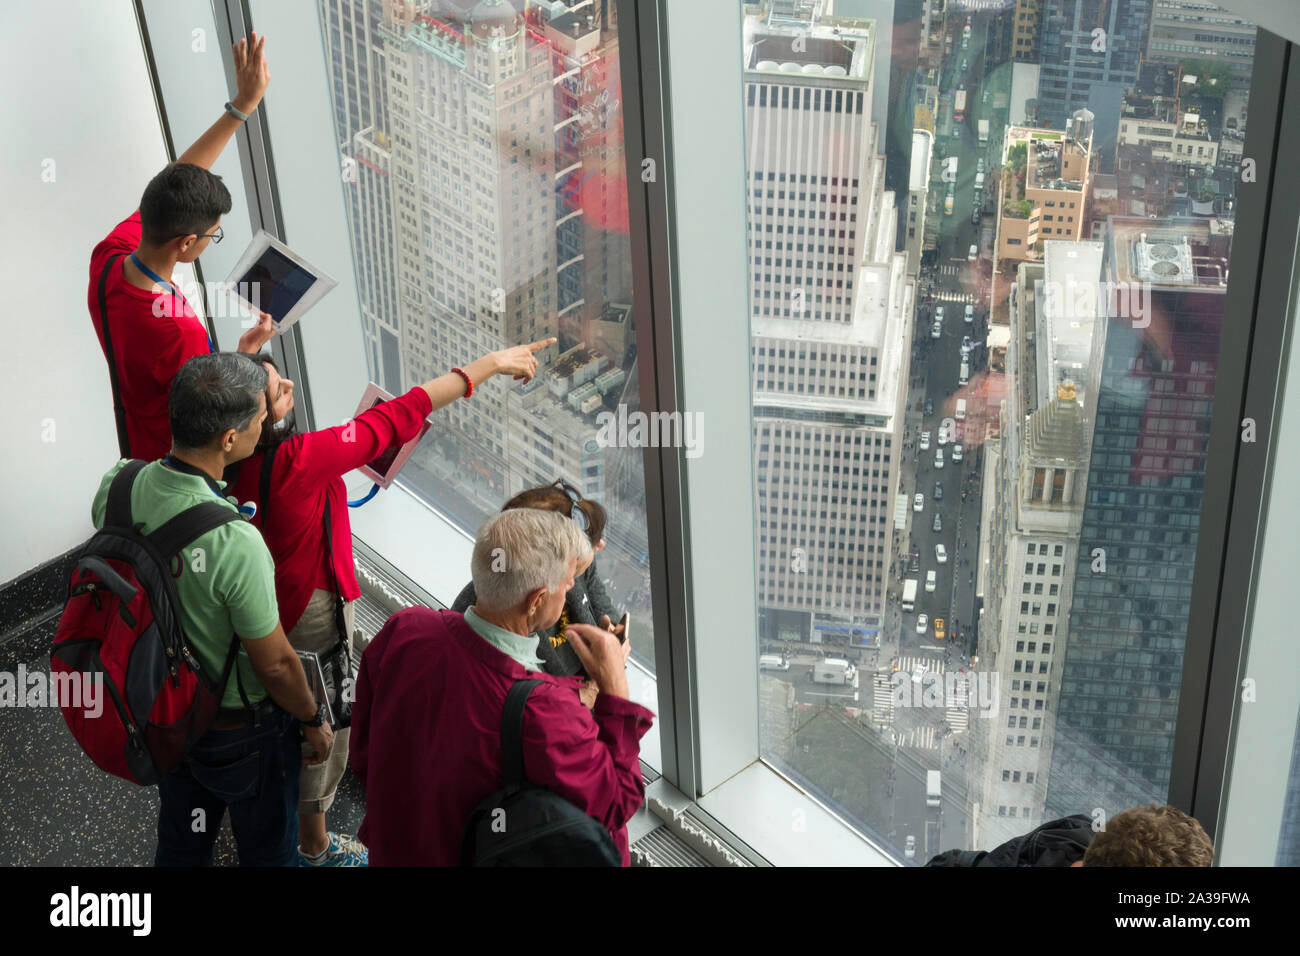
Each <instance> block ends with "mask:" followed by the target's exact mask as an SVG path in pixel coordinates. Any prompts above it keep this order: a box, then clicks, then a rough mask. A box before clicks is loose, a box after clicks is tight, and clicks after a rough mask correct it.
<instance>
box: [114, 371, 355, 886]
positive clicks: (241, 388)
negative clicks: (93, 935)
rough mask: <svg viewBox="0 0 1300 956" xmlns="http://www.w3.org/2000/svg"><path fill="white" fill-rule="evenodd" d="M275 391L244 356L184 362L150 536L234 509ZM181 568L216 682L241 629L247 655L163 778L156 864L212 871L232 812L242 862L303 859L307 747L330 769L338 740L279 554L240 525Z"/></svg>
mask: <svg viewBox="0 0 1300 956" xmlns="http://www.w3.org/2000/svg"><path fill="white" fill-rule="evenodd" d="M265 393H266V369H265V368H264V367H263V366H262V365H261V364H259V363H257V362H250V361H248V359H247V358H246V357H244V356H241V355H234V354H229V353H214V354H211V355H200V356H196V357H195V358H192V359H190V360H189V361H188V362H186V363H185V365H184V366H182V368H181V370H180V372H179V373H177V375H176V378H175V380H174V381H173V382H172V388H171V395H170V399H169V409H168V410H169V417H170V423H171V431H172V448H171V453H170V454H168V455H167V456H166V457H164V458H163V459H161V460H159V461H155V462H151V463H150V464H148V465H146V466H145V467H144V468H143V469H142V470H141V471H140V473H139V474H138V475H137V476H136V479H135V484H134V485H133V486H132V489H131V519H132V521H133V522H134V523H135V524H136V525H137V527H139V529H140V530H141V531H142V532H143V533H145V534H148V533H150V532H152V531H154V530H156V529H157V528H159V527H160V526H161V525H163V524H164V523H165V522H166V521H168V520H169V519H171V518H173V517H175V516H176V515H178V514H180V513H181V512H182V511H185V510H186V509H188V508H191V507H193V506H194V505H198V504H204V503H206V502H211V501H214V500H215V501H221V502H223V503H225V504H226V505H227V507H230V508H231V509H234V508H235V506H234V505H233V504H230V503H229V502H227V501H226V499H225V497H224V495H223V490H224V488H225V482H223V481H221V480H220V476H221V475H222V474H223V473H224V471H225V469H226V466H227V465H230V464H232V463H234V462H236V461H240V460H241V459H243V458H247V457H248V456H249V455H250V454H251V453H252V451H253V448H254V447H255V446H256V444H257V440H258V437H259V436H260V435H261V430H262V421H263V419H265V418H266V394H265ZM125 464H126V462H125V461H120V462H118V463H117V464H116V465H114V466H113V468H112V469H111V470H110V471H109V472H108V474H106V475H105V476H104V479H103V481H102V482H100V486H99V492H98V493H97V494H96V495H95V501H94V504H93V505H92V507H91V520H92V521H93V522H94V524H95V527H96V528H100V527H102V526H103V523H104V510H105V507H106V504H107V500H108V489H109V485H110V484H111V483H112V480H113V476H114V475H116V474H117V473H118V471H120V470H121V468H122V467H123V466H124V465H125ZM171 571H172V575H173V577H174V578H175V579H176V594H177V598H178V600H179V602H180V608H179V615H180V619H181V627H182V629H183V631H184V633H185V636H186V638H187V639H188V640H189V642H190V645H191V647H193V649H194V652H195V655H196V656H197V657H198V659H199V662H200V663H201V664H202V665H203V668H204V670H205V671H206V672H207V673H208V674H209V676H211V677H213V678H216V677H218V676H219V675H220V674H221V670H222V664H223V663H224V661H225V657H226V653H227V651H228V650H229V648H230V641H231V639H232V637H233V636H234V635H238V636H239V640H240V644H241V650H240V653H239V655H238V658H237V667H236V671H235V673H232V675H231V678H230V681H229V683H228V684H227V686H226V688H225V692H224V694H223V696H222V709H221V710H220V711H219V712H218V715H217V719H216V721H214V723H213V725H212V727H211V729H209V730H208V732H207V733H205V734H204V735H203V736H202V737H200V738H199V740H198V741H197V742H196V743H195V745H194V748H193V750H191V751H190V753H189V754H188V756H187V757H186V758H185V760H184V761H182V763H181V765H180V766H179V767H178V768H177V769H176V770H175V771H173V772H172V773H170V774H168V775H167V776H165V777H164V778H163V779H162V780H161V781H160V782H159V784H158V789H159V794H160V796H161V804H162V805H161V807H160V809H159V813H158V850H157V853H156V854H155V857H154V863H155V865H157V866H211V865H212V846H213V843H214V842H215V840H216V836H217V830H218V828H219V827H220V824H221V817H222V814H223V813H224V812H225V811H226V810H227V809H229V811H230V820H231V827H232V829H233V830H234V833H235V842H236V843H237V844H238V847H239V862H240V864H241V865H244V866H292V865H295V864H296V863H297V859H298V852H297V849H298V815H297V809H298V778H299V765H300V763H301V761H302V760H303V759H304V758H303V756H302V751H301V749H300V741H301V740H302V738H303V737H305V738H306V741H307V743H308V744H310V745H311V748H312V750H313V751H314V754H313V755H312V756H310V757H308V758H306V759H307V762H309V763H319V762H321V761H323V760H324V759H325V758H326V757H327V756H328V755H329V749H330V745H331V743H332V741H333V734H332V732H331V730H330V726H329V724H328V723H326V722H323V720H322V719H321V717H322V715H321V713H320V708H319V707H318V706H317V703H316V700H315V697H314V696H313V695H312V692H311V690H310V688H309V687H308V685H307V677H306V674H305V673H304V672H303V669H302V664H301V662H300V661H299V660H298V655H297V654H296V653H295V652H294V650H293V648H292V647H291V646H290V644H289V641H288V638H286V637H285V634H284V629H283V628H282V627H281V626H280V615H279V609H278V607H277V606H276V600H275V565H274V562H273V561H272V559H271V554H270V552H269V551H268V550H267V548H266V544H265V543H264V542H263V541H262V536H261V534H259V533H258V531H257V529H256V528H254V527H253V526H252V525H250V524H248V523H246V522H244V521H234V522H230V523H227V524H224V525H222V526H221V527H219V528H216V529H214V530H212V531H209V532H207V533H206V534H203V535H200V536H199V537H198V538H196V539H195V540H194V541H193V542H192V543H191V544H189V545H188V546H187V547H186V548H185V549H184V551H182V553H181V554H180V555H179V556H177V558H174V559H173V561H172V567H171ZM236 674H237V675H238V677H236ZM241 683H242V687H243V695H241V693H240V685H241ZM245 698H246V699H247V700H246V703H247V705H248V706H246V704H245ZM250 707H251V709H249V708H250ZM299 726H302V735H301V736H300V735H299V732H298V727H299ZM199 810H201V811H202V813H196V811H199Z"/></svg>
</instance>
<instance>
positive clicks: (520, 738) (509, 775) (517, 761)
mask: <svg viewBox="0 0 1300 956" xmlns="http://www.w3.org/2000/svg"><path fill="white" fill-rule="evenodd" d="M540 683H542V682H541V681H540V680H538V679H537V678H535V677H534V678H531V679H529V680H520V681H515V683H514V686H512V687H511V688H510V692H509V693H508V694H506V703H505V707H504V708H502V711H501V770H502V773H503V774H504V776H505V780H506V787H508V788H512V789H513V788H518V787H522V786H523V785H524V784H525V783H527V782H528V778H527V777H525V776H524V705H525V704H526V703H528V695H529V694H531V693H532V692H533V688H534V687H536V686H537V685H538V684H540Z"/></svg>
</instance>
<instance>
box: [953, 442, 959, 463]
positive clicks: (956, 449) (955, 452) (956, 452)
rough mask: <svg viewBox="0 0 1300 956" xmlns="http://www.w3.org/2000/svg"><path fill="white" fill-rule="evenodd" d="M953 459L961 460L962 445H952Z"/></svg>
mask: <svg viewBox="0 0 1300 956" xmlns="http://www.w3.org/2000/svg"><path fill="white" fill-rule="evenodd" d="M952 460H953V461H961V445H953V446H952Z"/></svg>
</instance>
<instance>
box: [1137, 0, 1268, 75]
mask: <svg viewBox="0 0 1300 956" xmlns="http://www.w3.org/2000/svg"><path fill="white" fill-rule="evenodd" d="M1257 30H1258V27H1256V26H1255V24H1253V23H1251V22H1250V21H1249V20H1247V19H1245V18H1244V17H1242V16H1240V15H1238V14H1236V13H1233V12H1231V11H1229V10H1224V9H1223V8H1222V7H1219V6H1216V5H1215V4H1213V3H1205V2H1204V0H1152V3H1151V37H1150V40H1149V41H1148V43H1147V49H1146V57H1147V59H1148V60H1153V61H1156V62H1162V63H1170V64H1177V63H1184V62H1186V61H1188V60H1203V61H1206V62H1209V63H1210V64H1212V65H1214V66H1223V67H1226V68H1228V69H1229V70H1231V71H1232V74H1233V77H1234V79H1236V80H1237V81H1238V82H1239V83H1241V84H1242V85H1248V84H1249V83H1250V74H1251V72H1252V70H1253V69H1254V66H1255V33H1256V31H1257Z"/></svg>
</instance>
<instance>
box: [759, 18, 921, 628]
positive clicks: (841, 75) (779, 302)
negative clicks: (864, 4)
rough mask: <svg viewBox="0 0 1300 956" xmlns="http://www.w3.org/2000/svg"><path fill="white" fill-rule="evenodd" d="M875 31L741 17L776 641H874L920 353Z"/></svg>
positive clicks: (767, 548)
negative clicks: (882, 149)
mask: <svg viewBox="0 0 1300 956" xmlns="http://www.w3.org/2000/svg"><path fill="white" fill-rule="evenodd" d="M877 29H879V26H878V24H877V23H876V22H875V21H871V20H857V19H847V18H840V17H830V16H826V15H824V12H823V8H822V3H821V0H802V2H795V0H788V2H773V3H768V4H764V5H761V6H750V7H747V8H746V16H745V20H744V36H743V52H744V96H745V104H746V105H745V137H746V171H745V172H746V188H747V193H748V196H749V206H748V208H749V215H748V230H749V252H750V305H751V316H750V326H751V331H752V342H753V369H754V382H753V392H754V450H755V468H754V471H755V480H756V488H755V497H756V502H757V510H758V534H759V546H758V547H759V569H758V575H759V581H758V592H759V604H760V618H761V628H762V630H763V633H764V635H765V636H767V637H770V638H785V639H796V640H813V641H820V640H821V639H822V637H823V636H824V635H829V634H836V635H842V636H846V637H849V638H850V639H852V640H854V642H855V643H856V642H857V641H858V640H860V639H864V638H865V639H871V638H874V637H875V636H876V633H877V632H878V629H879V626H880V623H881V619H882V615H883V612H884V608H885V599H886V593H885V585H886V575H887V572H888V568H889V564H890V560H891V556H892V554H893V542H892V538H893V517H894V511H895V495H896V493H897V491H898V487H899V466H898V462H897V461H896V455H897V452H898V450H899V448H900V445H901V442H900V428H901V425H900V423H901V418H902V410H903V402H904V401H905V393H906V382H905V381H904V379H903V375H904V365H905V362H906V359H907V356H908V352H909V349H910V345H911V331H910V328H909V326H910V317H911V313H912V310H913V301H912V288H911V285H910V284H909V282H908V281H907V276H906V270H907V257H906V255H905V254H904V253H897V252H895V251H894V246H895V241H896V239H895V237H896V234H897V210H896V209H895V206H894V197H893V194H892V193H889V192H886V191H885V190H884V158H883V156H881V155H880V153H879V147H878V137H879V128H878V125H877V124H876V123H875V122H873V121H872V115H871V103H872V89H871V85H872V75H873V68H872V62H871V59H872V55H873V51H874V50H875V46H876V45H875V42H874V40H875V31H876V30H877Z"/></svg>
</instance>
